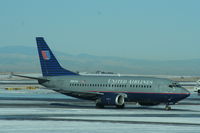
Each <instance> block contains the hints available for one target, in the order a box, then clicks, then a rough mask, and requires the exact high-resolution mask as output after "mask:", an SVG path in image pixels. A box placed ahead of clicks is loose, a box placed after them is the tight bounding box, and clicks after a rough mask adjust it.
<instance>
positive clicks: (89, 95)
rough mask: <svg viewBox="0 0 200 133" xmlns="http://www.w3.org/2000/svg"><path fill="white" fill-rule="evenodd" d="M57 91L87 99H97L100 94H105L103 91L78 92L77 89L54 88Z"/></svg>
mask: <svg viewBox="0 0 200 133" xmlns="http://www.w3.org/2000/svg"><path fill="white" fill-rule="evenodd" d="M53 90H54V91H56V92H59V93H62V94H64V95H67V96H72V97H76V98H81V99H85V100H96V99H97V98H98V97H99V96H101V95H104V94H103V93H99V92H77V91H67V90H61V89H60V90H58V89H53Z"/></svg>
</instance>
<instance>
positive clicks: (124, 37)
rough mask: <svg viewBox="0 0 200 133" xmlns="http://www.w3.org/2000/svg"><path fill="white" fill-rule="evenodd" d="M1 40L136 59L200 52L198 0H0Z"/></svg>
mask: <svg viewBox="0 0 200 133" xmlns="http://www.w3.org/2000/svg"><path fill="white" fill-rule="evenodd" d="M0 3H1V4H0V36H1V37H0V46H9V45H24V46H32V47H35V37H36V36H43V37H45V39H46V41H47V42H48V44H49V45H50V47H51V48H53V49H55V50H58V51H62V52H65V53H69V54H80V53H87V54H92V55H98V56H117V57H128V58H138V59H156V60H157V59H159V60H173V59H194V58H200V36H199V35H200V8H199V5H200V1H199V0H137V1H136V0H0Z"/></svg>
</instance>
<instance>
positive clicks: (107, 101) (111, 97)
mask: <svg viewBox="0 0 200 133" xmlns="http://www.w3.org/2000/svg"><path fill="white" fill-rule="evenodd" d="M126 97H127V95H126V94H115V93H112V94H104V95H103V96H101V97H100V99H99V102H100V103H101V104H103V105H123V104H124V102H125V100H124V99H125V98H126Z"/></svg>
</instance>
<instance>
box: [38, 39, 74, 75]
mask: <svg viewBox="0 0 200 133" xmlns="http://www.w3.org/2000/svg"><path fill="white" fill-rule="evenodd" d="M36 41H37V47H38V54H39V57H40V65H41V69H42V74H43V76H64V75H78V74H77V73H74V72H71V71H69V70H66V69H64V68H62V67H61V66H60V64H59V62H58V61H57V59H56V58H55V56H54V55H53V53H52V51H51V50H50V48H49V47H48V45H47V44H46V42H45V41H44V38H43V37H36Z"/></svg>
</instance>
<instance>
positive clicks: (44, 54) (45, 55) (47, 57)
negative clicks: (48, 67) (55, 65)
mask: <svg viewBox="0 0 200 133" xmlns="http://www.w3.org/2000/svg"><path fill="white" fill-rule="evenodd" d="M41 52H42V57H43V59H44V60H50V59H51V55H50V52H49V51H48V50H43V51H41Z"/></svg>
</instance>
